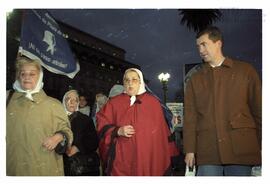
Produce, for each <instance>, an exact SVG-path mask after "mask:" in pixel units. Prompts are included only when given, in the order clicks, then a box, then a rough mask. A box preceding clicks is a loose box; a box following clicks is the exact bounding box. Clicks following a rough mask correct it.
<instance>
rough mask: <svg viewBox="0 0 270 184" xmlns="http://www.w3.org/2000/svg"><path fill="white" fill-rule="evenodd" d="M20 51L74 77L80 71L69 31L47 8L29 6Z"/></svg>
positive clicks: (48, 67) (51, 70)
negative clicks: (32, 8) (70, 42)
mask: <svg viewBox="0 0 270 184" xmlns="http://www.w3.org/2000/svg"><path fill="white" fill-rule="evenodd" d="M19 52H20V53H22V55H25V56H27V57H29V58H31V59H37V60H39V61H41V65H42V66H43V67H45V68H46V69H47V70H49V71H50V72H53V73H56V74H61V75H66V76H68V77H69V78H74V76H75V75H76V73H78V72H79V70H80V66H79V63H78V62H76V61H75V59H74V56H73V53H72V52H71V49H70V47H69V45H68V42H67V40H66V38H65V35H64V34H63V33H62V32H61V30H60V28H59V26H58V24H57V22H56V21H55V20H54V19H53V17H52V16H51V15H50V14H49V13H48V12H47V11H46V10H42V9H39V10H25V11H24V16H23V23H22V31H21V41H20V47H19Z"/></svg>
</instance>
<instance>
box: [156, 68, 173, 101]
mask: <svg viewBox="0 0 270 184" xmlns="http://www.w3.org/2000/svg"><path fill="white" fill-rule="evenodd" d="M169 78H170V74H169V73H165V74H164V73H163V72H162V73H161V74H159V75H158V79H159V80H160V82H161V84H162V89H163V95H164V96H163V101H164V103H165V104H166V101H167V91H168V87H167V83H168V81H169Z"/></svg>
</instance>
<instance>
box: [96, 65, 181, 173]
mask: <svg viewBox="0 0 270 184" xmlns="http://www.w3.org/2000/svg"><path fill="white" fill-rule="evenodd" d="M123 83H124V88H125V90H124V93H122V94H120V95H117V96H115V97H113V98H111V99H110V100H109V101H108V102H107V104H106V105H105V106H104V107H103V108H102V109H101V111H99V113H98V114H97V130H98V134H99V137H100V143H99V152H100V155H101V158H102V161H103V165H104V168H103V169H104V171H105V174H106V175H111V176H162V175H170V170H171V156H173V152H174V153H177V151H176V147H175V144H174V142H170V141H169V139H168V138H169V136H170V130H169V128H168V126H167V124H166V121H165V118H164V114H163V111H162V108H161V105H160V103H159V101H158V100H157V99H156V98H155V97H154V96H153V95H151V94H149V93H147V92H146V90H145V85H144V81H143V76H142V73H141V71H139V70H138V69H135V68H130V69H128V70H126V72H125V74H124V78H123Z"/></svg>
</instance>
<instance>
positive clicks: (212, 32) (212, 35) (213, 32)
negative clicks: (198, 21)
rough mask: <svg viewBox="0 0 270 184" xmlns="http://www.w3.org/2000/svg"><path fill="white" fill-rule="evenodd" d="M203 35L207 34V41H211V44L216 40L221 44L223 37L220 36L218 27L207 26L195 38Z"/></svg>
mask: <svg viewBox="0 0 270 184" xmlns="http://www.w3.org/2000/svg"><path fill="white" fill-rule="evenodd" d="M204 34H208V37H209V39H210V40H212V41H213V42H216V41H218V40H220V41H222V42H223V36H222V33H221V31H220V29H219V28H218V27H215V26H209V27H207V28H205V29H203V30H202V31H200V32H199V33H198V34H197V35H196V38H199V37H201V36H202V35H204Z"/></svg>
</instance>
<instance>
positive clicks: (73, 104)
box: [65, 92, 79, 113]
mask: <svg viewBox="0 0 270 184" xmlns="http://www.w3.org/2000/svg"><path fill="white" fill-rule="evenodd" d="M65 104H66V108H67V110H68V111H69V112H72V113H73V112H75V111H76V110H77V107H78V104H79V97H78V95H77V94H76V93H75V92H70V93H69V94H68V95H67V96H66V98H65Z"/></svg>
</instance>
